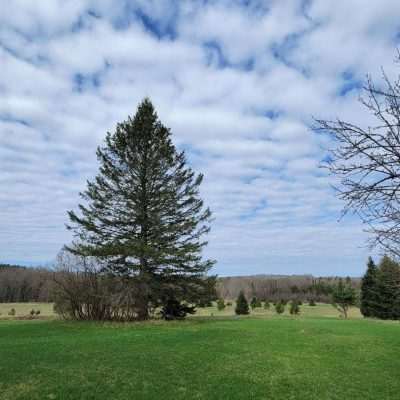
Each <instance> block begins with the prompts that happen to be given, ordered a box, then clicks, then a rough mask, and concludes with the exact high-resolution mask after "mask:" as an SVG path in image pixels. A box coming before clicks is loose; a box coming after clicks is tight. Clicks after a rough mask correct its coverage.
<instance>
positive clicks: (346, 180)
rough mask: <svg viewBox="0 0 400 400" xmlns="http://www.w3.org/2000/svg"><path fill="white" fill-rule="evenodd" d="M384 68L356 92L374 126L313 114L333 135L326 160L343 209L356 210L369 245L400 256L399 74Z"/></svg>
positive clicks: (369, 78)
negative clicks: (391, 75) (378, 78)
mask: <svg viewBox="0 0 400 400" xmlns="http://www.w3.org/2000/svg"><path fill="white" fill-rule="evenodd" d="M398 59H399V60H400V56H399V57H398ZM382 74H383V79H382V82H381V83H380V84H379V86H377V85H375V84H374V82H373V81H372V79H371V77H367V81H366V84H365V86H364V87H363V94H362V96H361V97H360V102H361V104H362V105H363V106H365V107H366V108H367V110H368V111H369V112H370V113H371V114H372V115H373V117H374V118H375V120H376V123H375V124H374V125H373V126H368V127H365V128H363V127H360V126H358V125H355V124H353V123H350V122H345V121H343V120H341V119H337V120H336V121H328V120H321V119H317V120H316V126H315V129H316V130H317V131H321V132H324V133H327V134H329V135H330V136H331V137H333V138H334V139H335V141H336V144H337V146H336V147H335V148H334V149H332V150H331V152H330V157H328V160H327V161H326V162H325V163H324V166H325V167H327V168H328V170H329V171H330V173H331V174H332V175H334V176H336V177H338V178H339V181H340V183H339V185H338V186H337V187H336V189H337V191H338V196H339V198H341V199H342V200H344V201H345V207H344V210H343V212H344V213H346V212H348V211H353V212H355V213H356V214H358V215H359V216H360V218H361V220H362V221H363V222H364V223H365V224H366V225H367V226H368V228H367V229H366V230H367V231H368V232H370V233H371V234H372V235H371V242H370V244H371V245H372V246H376V245H379V246H381V247H383V248H384V249H385V251H387V252H390V253H392V254H393V255H395V256H397V257H399V256H400V202H399V200H400V197H399V196H400V190H399V189H400V77H399V78H398V79H397V80H396V81H391V80H390V79H389V78H388V77H387V75H386V74H385V72H384V71H383V72H382Z"/></svg>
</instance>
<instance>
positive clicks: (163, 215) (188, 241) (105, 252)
mask: <svg viewBox="0 0 400 400" xmlns="http://www.w3.org/2000/svg"><path fill="white" fill-rule="evenodd" d="M97 158H98V161H99V163H100V169H99V173H98V175H97V176H96V178H95V179H94V180H93V181H91V182H88V183H87V189H86V190H85V191H84V192H83V193H81V197H82V199H83V200H84V201H85V204H80V205H79V212H75V211H69V212H68V215H69V218H70V224H69V225H68V228H69V229H71V230H72V231H73V232H74V234H75V238H76V240H75V241H74V243H73V244H72V245H71V246H69V247H67V249H68V250H69V251H70V252H72V253H74V254H76V255H78V256H90V257H95V258H96V259H97V260H98V262H99V263H100V264H101V265H102V270H103V271H104V272H105V273H107V274H111V275H113V276H119V277H123V278H125V279H126V281H129V282H130V284H132V287H133V293H134V307H136V310H137V316H138V318H139V319H146V318H148V317H149V308H150V307H155V306H160V305H163V304H164V305H165V304H171V302H174V301H175V300H178V301H189V302H196V301H199V298H200V297H201V295H202V294H204V292H205V291H206V290H207V288H206V286H207V285H206V284H205V282H206V281H207V279H205V275H206V273H207V271H209V269H210V268H211V267H212V265H213V263H214V262H213V261H212V260H209V259H203V257H202V249H203V248H204V246H206V244H207V242H206V241H205V240H204V239H203V237H204V235H206V234H207V233H208V232H209V230H210V225H209V223H210V219H211V212H210V210H209V209H208V208H206V207H205V206H204V204H203V201H202V199H201V198H200V196H199V187H200V185H201V182H202V180H203V175H201V174H198V175H197V174H195V172H194V171H193V170H192V169H190V168H189V167H188V166H187V163H186V157H185V153H184V152H178V151H177V149H176V148H175V146H174V145H173V143H172V141H171V131H170V130H169V129H168V128H166V127H165V126H164V125H163V124H162V123H161V122H160V121H159V119H158V117H157V114H156V112H155V110H154V107H153V105H152V103H151V102H150V100H149V99H145V100H143V101H142V102H141V103H140V105H139V107H138V109H137V112H136V114H135V116H134V117H133V118H131V117H129V118H128V119H127V120H126V121H124V122H121V123H119V124H118V125H117V127H116V130H115V132H114V133H113V134H111V133H107V135H106V138H105V143H104V145H103V146H102V147H99V148H98V150H97ZM208 283H209V282H208V281H207V284H208Z"/></svg>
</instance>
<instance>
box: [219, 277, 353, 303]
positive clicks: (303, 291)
mask: <svg viewBox="0 0 400 400" xmlns="http://www.w3.org/2000/svg"><path fill="white" fill-rule="evenodd" d="M348 279H350V278H348ZM338 282H339V278H338V277H320V278H315V277H313V276H310V275H298V276H283V275H282V276H273V275H271V276H268V275H265V276H264V275H257V276H249V277H224V278H220V279H218V281H217V293H218V296H219V297H221V298H224V299H235V298H237V297H238V295H239V292H240V291H243V292H244V294H245V295H246V297H247V298H249V299H251V298H253V297H255V298H257V299H260V300H262V301H265V300H269V301H272V302H277V301H279V300H284V301H286V302H287V301H291V300H297V301H302V302H305V301H310V300H313V301H315V302H322V303H330V302H331V299H332V292H333V289H334V287H335V286H336V285H337V283H338ZM350 282H351V285H352V287H353V288H354V289H355V290H359V287H360V279H359V278H352V279H350Z"/></svg>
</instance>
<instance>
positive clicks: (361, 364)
mask: <svg viewBox="0 0 400 400" xmlns="http://www.w3.org/2000/svg"><path fill="white" fill-rule="evenodd" d="M304 308H305V307H303V309H304ZM322 308H323V307H322ZM313 312H314V311H313ZM305 314H306V311H303V316H300V317H293V318H292V317H289V316H273V315H272V313H271V315H270V316H269V317H266V316H264V317H263V316H250V317H238V318H236V317H219V318H218V317H215V318H213V317H208V318H207V317H194V318H191V319H189V320H187V321H181V322H162V321H153V322H147V323H130V324H111V323H105V324H98V323H84V322H64V321H57V320H32V321H11V320H3V321H0V398H1V399H2V400H8V399H13V400H14V399H29V400H31V399H32V400H34V399H274V400H277V399H278V400H279V399H296V400H301V399H307V400H310V399H318V400H321V399H351V400H355V399H363V400H366V399H374V400H375V399H379V400H384V399H399V398H400V395H399V394H400V324H399V323H398V322H382V321H373V320H364V319H350V320H347V321H346V320H341V319H338V318H333V317H331V316H329V317H320V316H318V317H315V316H305Z"/></svg>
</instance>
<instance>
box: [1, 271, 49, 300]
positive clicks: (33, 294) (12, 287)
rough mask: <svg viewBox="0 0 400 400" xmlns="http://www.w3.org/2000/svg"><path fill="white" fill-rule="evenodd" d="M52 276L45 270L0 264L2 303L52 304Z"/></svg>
mask: <svg viewBox="0 0 400 400" xmlns="http://www.w3.org/2000/svg"><path fill="white" fill-rule="evenodd" d="M52 274H53V273H52V272H51V271H49V270H48V269H45V268H27V267H22V266H19V265H10V264H0V303H19V302H29V301H38V302H51V301H52V300H53V299H52V289H51V287H52V282H53V280H52V276H53V275H52Z"/></svg>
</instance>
